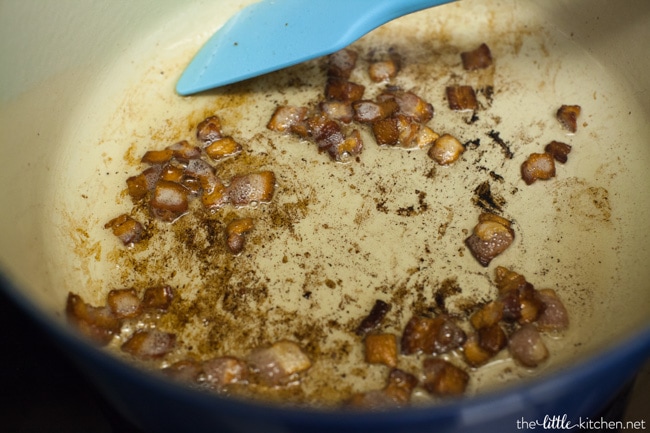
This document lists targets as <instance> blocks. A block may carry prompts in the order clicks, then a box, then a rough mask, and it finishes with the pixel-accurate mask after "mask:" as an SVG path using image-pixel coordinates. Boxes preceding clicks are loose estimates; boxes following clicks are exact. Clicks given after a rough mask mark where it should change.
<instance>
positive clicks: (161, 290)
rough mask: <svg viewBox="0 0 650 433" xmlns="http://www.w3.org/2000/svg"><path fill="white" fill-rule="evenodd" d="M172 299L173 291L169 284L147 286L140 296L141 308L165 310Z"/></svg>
mask: <svg viewBox="0 0 650 433" xmlns="http://www.w3.org/2000/svg"><path fill="white" fill-rule="evenodd" d="M173 299H174V291H173V290H172V288H171V287H170V286H167V285H160V286H153V287H148V288H147V289H146V290H145V291H144V296H143V297H142V309H143V310H157V311H167V309H168V308H169V307H170V305H171V303H172V300H173Z"/></svg>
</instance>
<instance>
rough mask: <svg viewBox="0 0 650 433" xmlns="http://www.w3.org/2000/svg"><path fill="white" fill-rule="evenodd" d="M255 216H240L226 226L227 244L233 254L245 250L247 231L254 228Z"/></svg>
mask: <svg viewBox="0 0 650 433" xmlns="http://www.w3.org/2000/svg"><path fill="white" fill-rule="evenodd" d="M253 222H254V221H253V218H239V219H236V220H233V221H231V222H230V223H228V225H227V226H226V246H227V247H228V250H230V252H231V253H233V254H239V253H241V252H242V251H243V250H244V244H245V242H246V237H245V235H246V233H248V232H249V231H251V230H252V229H253Z"/></svg>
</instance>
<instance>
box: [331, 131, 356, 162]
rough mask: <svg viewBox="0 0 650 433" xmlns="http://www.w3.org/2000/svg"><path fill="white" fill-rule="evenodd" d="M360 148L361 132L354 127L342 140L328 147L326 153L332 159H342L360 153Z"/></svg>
mask: <svg viewBox="0 0 650 433" xmlns="http://www.w3.org/2000/svg"><path fill="white" fill-rule="evenodd" d="M362 149H363V140H362V139H361V133H360V132H359V131H358V130H357V129H355V130H353V131H352V132H351V133H350V135H348V136H347V137H345V139H344V140H343V141H342V142H340V143H338V144H333V145H331V146H330V147H328V148H327V153H328V154H329V156H330V158H332V159H333V160H334V161H343V160H345V159H347V158H349V157H352V156H355V155H358V154H360V153H361V150H362Z"/></svg>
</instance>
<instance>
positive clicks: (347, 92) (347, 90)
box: [325, 78, 366, 102]
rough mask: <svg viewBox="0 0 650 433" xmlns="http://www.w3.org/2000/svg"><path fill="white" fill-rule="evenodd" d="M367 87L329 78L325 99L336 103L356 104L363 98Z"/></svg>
mask: <svg viewBox="0 0 650 433" xmlns="http://www.w3.org/2000/svg"><path fill="white" fill-rule="evenodd" d="M365 90H366V88H365V86H363V85H361V84H357V83H353V82H352V81H347V80H345V79H342V78H329V79H328V80H327V84H326V85H325V97H326V98H327V99H334V100H336V101H343V102H354V101H358V100H360V99H362V98H363V93H364V91H365Z"/></svg>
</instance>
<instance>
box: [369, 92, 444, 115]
mask: <svg viewBox="0 0 650 433" xmlns="http://www.w3.org/2000/svg"><path fill="white" fill-rule="evenodd" d="M390 99H394V100H395V102H396V103H397V107H398V113H399V114H402V115H404V116H406V117H408V118H410V119H412V120H413V121H414V122H418V123H427V122H428V121H429V120H431V119H432V118H433V105H431V104H430V103H428V102H426V101H425V100H424V99H422V98H420V97H419V96H418V95H416V94H415V93H413V92H402V91H397V92H389V93H383V94H382V95H380V96H379V97H377V100H378V101H380V102H386V101H388V100H390Z"/></svg>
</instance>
